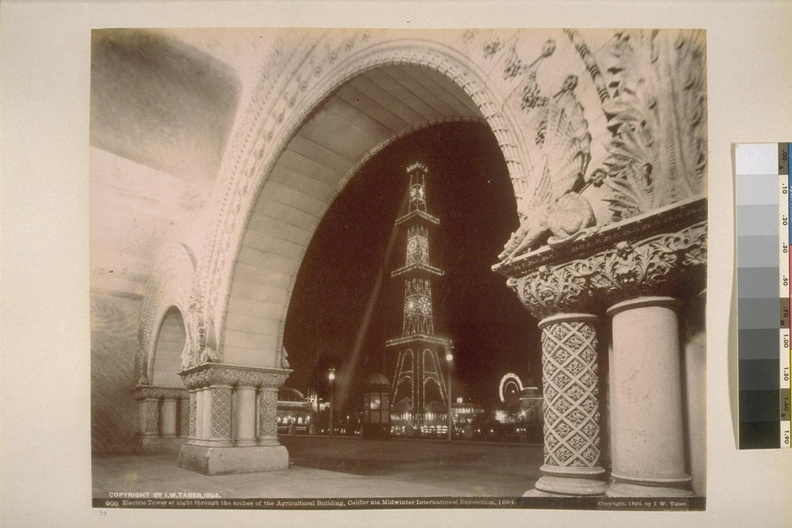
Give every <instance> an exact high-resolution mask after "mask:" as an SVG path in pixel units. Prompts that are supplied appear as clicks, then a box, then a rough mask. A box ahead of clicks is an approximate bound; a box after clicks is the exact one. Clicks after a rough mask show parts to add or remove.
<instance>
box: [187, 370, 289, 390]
mask: <svg viewBox="0 0 792 528" xmlns="http://www.w3.org/2000/svg"><path fill="white" fill-rule="evenodd" d="M291 372H292V371H291V370H287V369H276V368H259V367H245V366H241V365H228V364H224V363H205V364H203V365H200V366H197V367H193V368H191V369H187V370H183V371H181V372H180V373H179V375H180V376H181V377H182V380H183V381H184V385H185V386H186V387H187V388H188V389H190V390H193V389H201V388H204V387H211V386H213V385H223V386H228V387H237V386H243V387H255V388H259V387H261V388H275V389H278V388H280V387H281V385H283V383H284V382H285V381H286V378H287V377H288V376H289V374H291Z"/></svg>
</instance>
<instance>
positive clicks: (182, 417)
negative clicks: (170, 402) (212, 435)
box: [179, 392, 193, 439]
mask: <svg viewBox="0 0 792 528" xmlns="http://www.w3.org/2000/svg"><path fill="white" fill-rule="evenodd" d="M192 398H193V394H192V392H190V393H189V394H188V395H187V396H186V397H184V396H182V397H181V398H179V438H185V439H186V438H188V437H191V436H192V433H190V400H191V399H192Z"/></svg>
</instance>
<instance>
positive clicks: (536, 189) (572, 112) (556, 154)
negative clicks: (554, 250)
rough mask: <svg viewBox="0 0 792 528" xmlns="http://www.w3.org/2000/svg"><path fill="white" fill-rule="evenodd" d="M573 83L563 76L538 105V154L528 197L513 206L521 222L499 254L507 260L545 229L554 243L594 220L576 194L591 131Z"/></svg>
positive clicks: (543, 236)
mask: <svg viewBox="0 0 792 528" xmlns="http://www.w3.org/2000/svg"><path fill="white" fill-rule="evenodd" d="M576 86H577V76H575V75H570V76H568V77H567V78H566V80H565V81H564V84H563V86H562V88H561V90H560V91H559V92H558V93H557V94H556V95H554V96H553V97H551V98H550V99H549V101H548V103H547V105H546V106H544V107H542V108H541V111H543V112H545V115H544V116H541V117H540V120H539V123H540V124H539V127H538V129H539V132H540V133H538V137H537V143H539V144H540V145H541V151H542V160H541V163H540V164H538V165H537V166H535V167H534V168H533V170H532V171H531V175H530V176H529V179H530V181H531V182H536V183H535V184H534V186H533V193H532V195H531V198H530V200H527V201H526V202H523V204H524V205H522V206H521V210H518V214H519V215H520V220H521V222H520V228H519V229H518V230H517V231H516V232H515V233H513V234H512V237H511V239H510V240H509V242H508V243H507V244H506V247H505V248H504V250H503V252H502V253H501V254H500V255H499V258H500V259H501V260H506V261H510V260H512V259H513V258H515V257H517V256H519V255H522V254H524V253H527V252H528V251H530V250H532V249H535V248H536V247H538V246H539V245H541V244H543V243H545V242H547V241H548V236H549V235H552V237H551V238H552V243H553V244H554V245H559V244H563V243H564V242H567V241H570V240H572V239H574V238H577V237H578V236H579V235H580V234H581V233H582V232H583V230H584V229H586V228H588V227H591V226H593V225H594V223H595V218H594V212H593V210H592V208H591V205H590V204H589V203H588V201H587V200H586V199H585V198H583V197H582V196H581V195H580V194H579V191H581V190H582V189H583V188H584V186H585V180H584V175H585V173H586V169H587V167H588V164H589V161H590V159H591V154H590V151H589V148H590V145H591V134H589V131H588V123H587V121H586V120H585V119H584V117H583V107H582V106H581V105H580V103H579V102H578V100H577V98H576V97H575V94H574V90H575V87H576Z"/></svg>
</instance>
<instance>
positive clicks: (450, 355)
mask: <svg viewBox="0 0 792 528" xmlns="http://www.w3.org/2000/svg"><path fill="white" fill-rule="evenodd" d="M453 360H454V345H449V346H448V351H447V352H446V361H448V441H449V442H451V441H452V440H453V438H454V436H453V435H454V415H453V414H452V407H451V402H452V399H451V362H452V361H453Z"/></svg>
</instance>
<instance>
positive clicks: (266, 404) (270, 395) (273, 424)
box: [258, 387, 280, 445]
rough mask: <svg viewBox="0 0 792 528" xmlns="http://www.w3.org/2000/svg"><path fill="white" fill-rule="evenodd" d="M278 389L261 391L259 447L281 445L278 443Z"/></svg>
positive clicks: (268, 388)
mask: <svg viewBox="0 0 792 528" xmlns="http://www.w3.org/2000/svg"><path fill="white" fill-rule="evenodd" d="M277 418H278V389H276V388H274V387H264V388H262V389H260V390H259V404H258V445H279V444H280V442H278V422H277Z"/></svg>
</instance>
